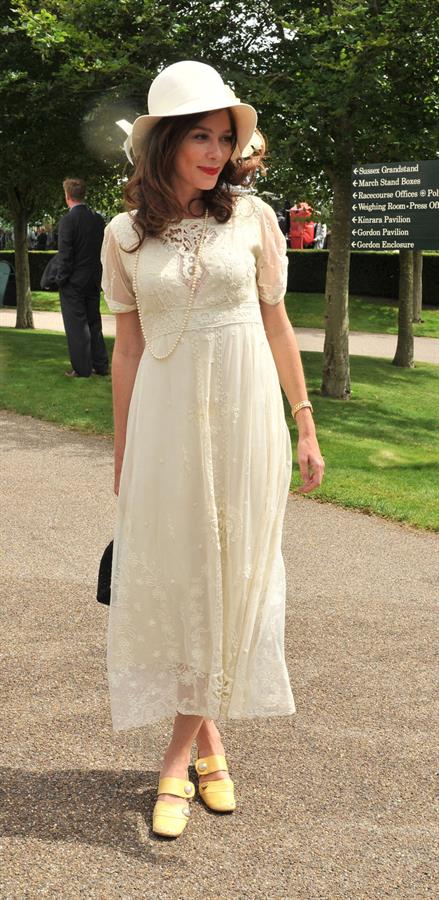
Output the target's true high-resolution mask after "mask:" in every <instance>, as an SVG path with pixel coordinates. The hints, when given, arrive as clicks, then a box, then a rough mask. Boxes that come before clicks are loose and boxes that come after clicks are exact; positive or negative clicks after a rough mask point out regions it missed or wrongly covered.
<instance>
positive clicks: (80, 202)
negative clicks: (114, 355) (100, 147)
mask: <svg viewBox="0 0 439 900" xmlns="http://www.w3.org/2000/svg"><path fill="white" fill-rule="evenodd" d="M63 188H64V194H65V198H66V203H67V206H68V207H69V212H68V213H66V215H64V216H63V217H62V219H61V220H60V223H59V230H58V257H57V260H58V284H59V292H60V297H61V311H62V315H63V320H64V328H65V330H66V336H67V344H68V348H69V354H70V361H71V364H72V370H71V371H70V372H66V375H69V376H71V377H76V378H78V377H82V378H88V377H89V376H90V375H91V374H92V371H93V372H95V373H96V374H97V375H108V353H107V348H106V346H105V341H104V338H103V335H102V319H101V314H100V310H99V299H100V289H101V277H102V266H101V246H102V241H103V237H104V228H105V223H104V220H103V218H102V216H100V215H98V213H95V212H93V210H91V209H90V208H89V207H88V206H87V204H86V203H85V182H84V181H83V180H82V178H66V179H65V180H64V181H63Z"/></svg>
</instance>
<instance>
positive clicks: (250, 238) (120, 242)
mask: <svg viewBox="0 0 439 900" xmlns="http://www.w3.org/2000/svg"><path fill="white" fill-rule="evenodd" d="M202 227H203V221H202V220H201V219H183V220H182V221H181V222H180V223H179V224H176V225H170V226H169V227H168V229H167V230H166V232H165V233H164V234H163V236H161V237H160V238H147V239H146V240H145V241H144V242H143V244H142V247H141V248H140V251H139V260H138V266H137V292H138V299H139V305H140V312H141V315H142V320H143V325H144V328H145V330H146V333H147V334H148V335H149V336H150V337H151V339H156V338H159V337H162V336H165V335H170V334H174V333H175V332H176V331H178V330H179V327H180V324H181V321H182V316H183V315H184V310H185V308H186V306H187V303H188V298H189V292H190V287H191V283H192V276H193V267H194V260H195V252H196V247H197V243H198V241H199V237H200V233H201V229H202ZM136 244H137V236H136V234H135V232H134V228H133V220H132V216H131V215H130V214H129V213H121V214H120V215H118V216H115V218H114V219H113V220H112V221H111V222H110V224H109V225H108V226H107V228H106V231H105V238H104V244H103V248H102V263H103V289H104V293H105V297H106V300H107V303H108V306H109V308H110V309H111V310H112V311H113V312H115V313H122V312H130V311H132V310H134V309H136V299H135V296H134V291H133V271H134V265H135V256H136V254H135V253H130V252H129V250H130V249H131V248H133V247H134V246H135V245H136ZM286 278H287V258H286V243H285V238H284V236H283V234H282V233H281V231H280V229H279V226H278V224H277V220H276V216H275V213H274V212H273V210H272V209H271V207H269V206H268V205H267V204H266V203H264V202H263V201H262V200H260V198H258V197H253V196H248V197H246V196H245V197H238V198H237V200H236V203H235V209H234V211H233V214H232V216H231V218H230V220H229V222H227V223H225V224H221V223H218V222H217V221H216V220H215V219H213V218H211V219H209V222H208V226H207V232H206V238H205V242H204V246H203V251H202V254H201V256H200V275H199V279H198V282H197V285H196V290H195V297H194V305H193V309H192V312H191V316H190V320H189V323H188V327H187V330H188V331H191V330H198V329H200V328H204V327H215V326H218V325H222V324H232V323H235V322H254V321H258V320H260V310H259V300H262V301H263V302H265V303H269V304H276V303H278V302H279V301H280V300H282V299H283V296H284V294H285V290H286Z"/></svg>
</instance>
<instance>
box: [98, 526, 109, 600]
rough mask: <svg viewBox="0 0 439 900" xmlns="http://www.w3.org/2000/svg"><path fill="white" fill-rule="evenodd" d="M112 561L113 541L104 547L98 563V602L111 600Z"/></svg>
mask: <svg viewBox="0 0 439 900" xmlns="http://www.w3.org/2000/svg"><path fill="white" fill-rule="evenodd" d="M112 563H113V541H110V543H109V544H108V547H106V548H105V550H104V552H103V554H102V559H101V561H100V563H99V574H98V589H97V592H96V600H97V601H98V603H105V605H106V606H109V605H110V600H111V566H112Z"/></svg>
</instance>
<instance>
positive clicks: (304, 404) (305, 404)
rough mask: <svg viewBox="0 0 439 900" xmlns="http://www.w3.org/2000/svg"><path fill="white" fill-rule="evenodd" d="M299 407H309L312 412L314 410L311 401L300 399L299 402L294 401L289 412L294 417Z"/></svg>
mask: <svg viewBox="0 0 439 900" xmlns="http://www.w3.org/2000/svg"><path fill="white" fill-rule="evenodd" d="M299 409H310V410H311V412H312V413H313V412H314V410H313V408H312V403H311V402H310V401H309V400H301V401H300V402H299V403H295V404H294V406H292V407H291V412H292V414H293V416H294V418H296V413H298V412H299Z"/></svg>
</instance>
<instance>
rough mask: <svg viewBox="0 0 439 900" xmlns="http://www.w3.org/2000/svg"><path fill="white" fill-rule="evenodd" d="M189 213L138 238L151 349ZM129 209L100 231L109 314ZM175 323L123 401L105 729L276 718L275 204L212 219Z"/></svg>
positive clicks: (281, 492)
mask: <svg viewBox="0 0 439 900" xmlns="http://www.w3.org/2000/svg"><path fill="white" fill-rule="evenodd" d="M202 228H203V221H201V220H196V219H195V220H194V219H184V220H182V222H181V223H180V224H179V225H175V226H172V227H169V228H168V230H167V232H166V233H165V235H164V236H163V237H161V238H150V239H147V240H145V241H144V243H143V245H142V248H141V250H140V253H139V260H138V269H137V293H138V300H139V305H140V311H141V316H142V319H143V325H144V328H145V332H146V334H147V335H148V337H149V338H150V340H151V341H152V346H153V349H154V351H155V352H156V353H164V352H165V351H166V349H167V347H171V346H172V343H173V342H174V340H175V336H176V334H177V333H178V331H179V328H180V326H181V323H182V321H183V316H184V311H185V308H186V306H187V303H188V299H189V293H190V288H191V282H192V273H193V264H194V253H195V250H196V246H197V241H198V239H199V236H200V229H202ZM135 243H137V239H136V236H135V234H134V232H133V226H132V220H131V217H130V215H129V214H128V213H122V214H120V215H118V216H116V217H115V218H114V219H113V220H112V221H111V222H110V224H109V225H108V226H107V229H106V232H105V239H104V245H103V251H102V252H103V266H104V276H103V287H104V292H105V297H106V300H107V303H108V306H109V307H110V309H111V310H112V311H113V312H115V313H124V312H128V311H131V310H135V309H136V301H135V297H134V294H133V287H132V279H133V267H134V262H135V254H129V253H126V252H124V250H123V249H122V248H129V247H132V246H133V244H135ZM200 261H201V274H200V279H199V283H198V287H197V290H196V293H195V299H194V307H193V309H192V312H191V316H190V320H189V323H188V326H187V329H186V331H185V333H184V335H183V337H182V340H181V342H180V343H179V344H178V346H177V348H176V350H175V351H174V353H173V354H172V355H171V356H170V357H168V358H167V359H164V360H156V359H154V357H153V356H152V354H151V353H150V352H149V350H148V349H147V348H145V351H144V353H143V356H142V358H141V361H140V364H139V368H138V372H137V377H136V381H135V385H134V390H133V394H132V399H131V404H130V410H129V417H128V428H127V440H126V448H125V455H124V461H123V468H122V476H121V485H120V493H119V499H118V513H117V523H116V531H115V539H114V558H113V576H112V599H111V606H110V617H109V633H108V675H109V685H110V699H111V709H112V717H113V725H114V728H115V730H119V729H126V728H132V727H137V726H142V725H145V724H146V723H148V722H153V721H156V720H159V719H163V718H166V717H168V716H174V715H175V713H176V712H177V711H179V712H181V713H186V714H194V715H202V716H205V717H206V718H212V719H218V718H219V719H221V718H233V719H235V718H240V717H256V716H276V715H288V714H290V713H293V712H294V701H293V696H292V693H291V688H290V684H289V679H288V673H287V669H286V665H285V659H284V606H285V573H284V564H283V560H282V554H281V537H282V524H283V516H284V511H285V505H286V499H287V495H288V489H289V484H290V477H291V443H290V436H289V432H288V429H287V425H286V422H285V417H284V410H283V404H282V396H281V390H280V386H279V380H278V377H277V372H276V367H275V364H274V360H273V356H272V353H271V350H270V347H269V344H268V341H267V338H266V335H265V331H264V327H263V323H262V317H261V311H260V305H259V301H262V302H263V303H270V304H275V303H278V302H279V301H280V300H281V299H282V298H283V295H284V293H285V288H286V270H287V260H286V253H285V239H284V237H283V235H282V234H281V232H280V230H279V227H278V224H277V221H276V217H275V214H274V213H273V211H272V209H271V208H270V207H269V206H267V205H266V204H265V203H263V202H262V201H261V200H260V199H259V198H256V197H251V196H241V197H239V198H238V199H237V201H236V205H235V209H234V212H233V215H232V217H231V219H230V221H229V222H227V223H226V224H225V225H223V224H219V223H217V222H216V220H215V219H209V220H208V226H207V233H206V239H205V243H204V247H203V250H202V254H201V258H200Z"/></svg>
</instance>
